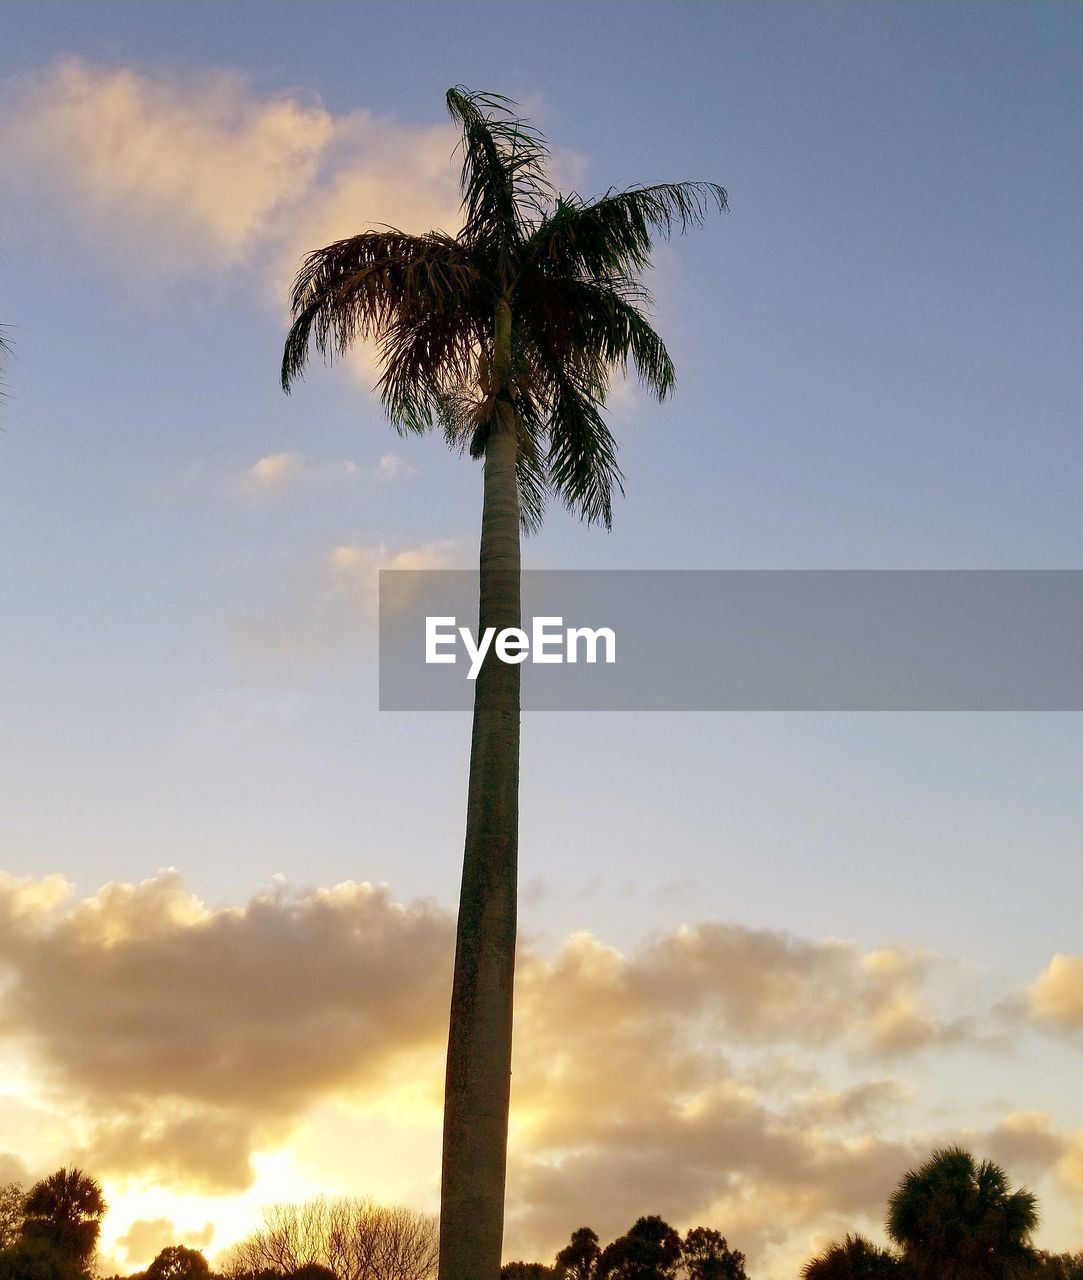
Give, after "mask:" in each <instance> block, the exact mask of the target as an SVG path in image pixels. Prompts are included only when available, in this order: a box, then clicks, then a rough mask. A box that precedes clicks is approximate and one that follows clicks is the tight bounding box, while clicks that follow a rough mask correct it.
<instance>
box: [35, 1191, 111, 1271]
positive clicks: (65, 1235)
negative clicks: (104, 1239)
mask: <svg viewBox="0 0 1083 1280" xmlns="http://www.w3.org/2000/svg"><path fill="white" fill-rule="evenodd" d="M105 1208H106V1205H105V1197H104V1196H103V1194H102V1188H101V1184H100V1183H99V1182H98V1180H97V1179H96V1178H92V1177H91V1176H90V1174H88V1173H83V1171H82V1170H81V1169H76V1168H74V1167H73V1168H71V1169H58V1170H57V1171H56V1173H53V1174H50V1175H49V1177H47V1178H43V1179H42V1180H41V1181H40V1182H37V1183H35V1184H34V1186H32V1187H31V1188H30V1191H29V1193H28V1194H27V1197H26V1201H25V1203H24V1205H23V1213H24V1215H25V1220H24V1222H23V1236H24V1237H25V1238H27V1239H29V1240H36V1241H40V1242H42V1243H43V1244H46V1245H48V1246H49V1247H50V1248H52V1249H54V1250H56V1252H57V1253H59V1254H61V1255H63V1256H64V1257H67V1258H70V1259H71V1260H72V1261H73V1262H77V1263H80V1264H85V1263H86V1262H88V1261H89V1259H90V1256H91V1254H92V1253H93V1252H94V1247H95V1245H97V1243H98V1233H99V1231H100V1230H101V1219H102V1216H103V1215H104V1213H105Z"/></svg>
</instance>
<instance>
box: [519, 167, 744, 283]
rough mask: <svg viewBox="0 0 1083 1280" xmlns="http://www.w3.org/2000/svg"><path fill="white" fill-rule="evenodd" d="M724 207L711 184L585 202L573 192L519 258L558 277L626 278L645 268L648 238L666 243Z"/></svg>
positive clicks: (669, 185) (720, 192)
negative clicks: (657, 237) (616, 275)
mask: <svg viewBox="0 0 1083 1280" xmlns="http://www.w3.org/2000/svg"><path fill="white" fill-rule="evenodd" d="M728 207H729V200H728V197H727V195H726V192H725V190H724V189H723V188H722V187H720V186H718V184H717V183H714V182H661V183H657V184H655V185H654V186H642V187H630V188H629V189H628V190H627V191H608V192H606V194H605V195H604V196H602V197H601V198H600V199H598V200H594V201H590V202H587V201H584V200H582V199H581V198H580V197H579V196H578V195H576V194H575V193H574V192H573V193H572V194H571V195H568V196H561V197H560V199H559V200H558V201H557V203H556V208H555V209H554V210H553V212H552V214H551V215H550V216H549V217H548V218H546V219H545V221H544V222H543V223H542V224H541V225H540V226H539V227H538V228H537V229H536V230H535V231H534V233H533V235H532V236H531V238H530V241H529V243H528V245H527V247H526V254H525V256H526V258H527V260H528V261H530V262H532V263H537V264H538V265H539V266H540V267H542V269H543V270H544V269H545V266H546V264H548V265H549V266H550V267H551V268H555V269H556V270H557V271H558V272H559V273H560V274H562V275H580V276H582V277H584V278H588V279H589V278H593V277H596V276H599V275H605V274H609V273H613V272H617V273H620V274H624V275H631V274H634V273H636V272H639V271H642V270H644V269H645V268H646V267H647V266H649V264H650V255H651V250H652V249H653V247H654V242H653V239H652V233H654V234H657V235H661V236H663V237H666V238H668V237H669V236H670V235H672V234H673V232H674V231H681V232H683V231H687V230H688V228H689V227H696V226H701V225H702V224H703V223H704V222H705V221H706V219H707V215H708V214H709V213H710V212H711V210H712V208H714V209H717V211H718V212H719V213H724V212H725V211H726V210H727V209H728Z"/></svg>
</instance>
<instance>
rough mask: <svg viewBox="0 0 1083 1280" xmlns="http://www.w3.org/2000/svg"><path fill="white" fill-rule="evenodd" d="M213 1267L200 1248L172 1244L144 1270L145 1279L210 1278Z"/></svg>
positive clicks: (203, 1279)
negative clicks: (211, 1267)
mask: <svg viewBox="0 0 1083 1280" xmlns="http://www.w3.org/2000/svg"><path fill="white" fill-rule="evenodd" d="M210 1274H211V1269H210V1267H209V1265H208V1264H207V1259H206V1258H205V1257H204V1256H203V1254H202V1253H200V1251H199V1250H198V1249H187V1248H185V1246H184V1245H182V1244H171V1245H169V1246H168V1247H167V1248H165V1249H163V1250H162V1251H161V1253H159V1254H158V1256H157V1257H156V1258H155V1259H154V1261H153V1262H152V1263H151V1264H150V1266H149V1267H148V1268H147V1269H146V1271H144V1272H143V1280H209V1277H210Z"/></svg>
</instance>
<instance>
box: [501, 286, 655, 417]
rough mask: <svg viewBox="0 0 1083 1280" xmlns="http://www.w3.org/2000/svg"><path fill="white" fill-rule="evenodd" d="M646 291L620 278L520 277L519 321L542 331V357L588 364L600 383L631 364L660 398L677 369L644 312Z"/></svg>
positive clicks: (548, 360) (603, 382)
mask: <svg viewBox="0 0 1083 1280" xmlns="http://www.w3.org/2000/svg"><path fill="white" fill-rule="evenodd" d="M651 303H652V298H651V295H650V292H649V291H648V290H647V289H646V288H644V286H642V285H641V284H639V283H638V282H637V281H635V280H632V279H630V278H629V277H624V276H609V277H606V276H599V277H597V278H596V279H594V280H580V279H574V278H572V279H568V278H563V279H562V278H554V277H551V276H548V275H544V274H542V273H540V272H531V273H528V274H527V275H526V276H524V278H523V280H522V281H521V283H520V289H519V308H520V315H521V322H522V323H523V325H524V326H525V327H528V328H529V329H530V330H531V331H533V332H535V333H541V334H543V335H544V344H543V345H544V351H545V358H546V360H547V362H548V363H552V362H554V361H561V362H563V361H568V360H574V361H578V362H579V363H580V364H590V365H592V366H593V368H594V370H595V380H596V381H599V382H600V383H602V384H603V385H604V384H605V383H606V382H607V381H608V376H609V374H610V373H611V372H612V371H614V370H620V371H622V372H625V371H627V368H628V363H629V361H631V363H632V364H633V365H634V366H635V370H636V373H637V374H638V376H639V379H640V381H641V382H642V383H643V385H644V386H645V387H646V388H647V389H648V391H650V392H651V394H652V395H654V396H655V397H657V399H659V400H664V399H665V398H666V396H667V395H669V393H670V392H671V391H672V390H673V386H674V383H675V381H676V373H675V371H674V368H673V361H672V360H671V359H670V356H669V352H668V351H667V350H666V346H665V343H664V342H663V341H662V339H661V337H660V336H659V334H658V333H657V332H656V331H655V329H654V327H653V326H652V325H651V323H650V321H649V320H648V319H647V317H646V315H645V314H644V312H645V311H647V310H649V308H650V305H651Z"/></svg>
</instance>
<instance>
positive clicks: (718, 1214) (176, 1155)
mask: <svg viewBox="0 0 1083 1280" xmlns="http://www.w3.org/2000/svg"><path fill="white" fill-rule="evenodd" d="M338 560H339V561H340V564H339V569H340V570H341V572H342V573H343V574H344V575H346V576H347V577H348V576H349V575H350V574H352V573H355V572H362V571H367V568H366V566H367V565H368V557H367V555H366V554H364V553H362V552H360V551H358V550H357V549H356V548H354V549H352V550H351V549H349V548H347V549H345V550H343V552H342V554H341V555H340V556H339V557H338ZM453 932H454V928H453V920H452V917H451V915H450V913H449V912H447V911H444V910H442V909H440V908H438V907H436V906H434V905H432V904H429V903H425V902H415V903H411V904H407V905H403V904H400V903H396V902H395V901H394V900H393V899H392V897H391V895H390V893H389V892H388V891H387V890H386V889H382V888H377V887H374V886H372V885H368V884H342V885H338V886H336V887H334V888H332V889H300V888H290V887H289V886H287V885H285V884H282V883H278V884H275V885H274V886H272V887H271V888H270V889H268V890H265V891H263V892H261V893H258V894H256V895H254V896H253V897H252V898H251V899H250V900H249V901H248V902H246V903H244V904H243V905H240V906H217V907H216V906H211V905H208V904H207V903H205V902H203V901H202V900H200V899H199V898H198V897H197V896H196V895H195V894H193V893H192V892H191V891H190V890H188V889H187V888H186V887H185V886H184V885H183V884H182V883H181V881H180V880H179V878H178V877H177V875H176V873H175V872H162V873H160V874H159V875H157V876H155V877H153V878H152V879H150V880H147V881H145V882H143V883H141V884H110V885H106V886H105V887H103V888H102V889H100V890H98V892H96V893H94V894H90V895H88V896H84V897H78V896H77V895H75V894H74V892H73V891H72V889H71V887H70V886H68V885H66V884H65V883H64V882H63V881H62V880H60V879H58V878H56V877H53V878H50V879H48V880H17V879H13V878H12V877H2V878H0V1029H2V1034H4V1035H6V1036H8V1037H17V1038H18V1040H19V1042H20V1043H22V1044H23V1045H24V1046H26V1047H27V1049H28V1050H29V1051H30V1052H31V1054H32V1055H33V1060H34V1062H35V1063H36V1064H37V1068H36V1075H37V1078H38V1079H39V1081H40V1082H41V1087H42V1089H43V1090H44V1094H43V1096H44V1097H47V1098H48V1099H50V1100H51V1104H52V1105H53V1106H54V1107H55V1108H58V1109H62V1110H64V1111H65V1112H66V1113H68V1114H70V1115H72V1116H73V1117H74V1119H75V1122H76V1123H75V1127H76V1131H77V1133H79V1134H81V1137H79V1140H78V1143H77V1145H76V1146H75V1147H74V1148H73V1149H69V1150H67V1151H65V1152H63V1153H60V1154H61V1155H62V1158H72V1157H78V1159H80V1160H81V1161H83V1162H85V1163H86V1164H87V1165H88V1166H89V1167H91V1168H94V1169H95V1170H97V1171H100V1172H101V1173H103V1174H107V1175H109V1176H111V1177H114V1178H117V1177H119V1178H121V1179H126V1178H127V1179H134V1180H136V1181H137V1182H139V1181H142V1182H150V1183H158V1184H162V1185H168V1186H171V1187H173V1188H176V1189H182V1190H183V1189H185V1188H190V1189H199V1190H204V1191H237V1190H239V1189H242V1188H244V1187H246V1186H248V1185H249V1184H250V1182H251V1178H252V1159H253V1156H254V1155H255V1154H258V1153H260V1152H268V1151H271V1150H274V1149H277V1148H279V1147H281V1146H282V1145H283V1144H287V1143H288V1142H289V1141H290V1139H291V1135H292V1134H294V1133H295V1132H296V1131H297V1130H298V1126H300V1125H302V1124H303V1123H304V1122H305V1119H306V1116H308V1115H310V1114H312V1113H313V1112H314V1111H315V1110H316V1109H318V1108H320V1107H321V1106H328V1105H331V1104H335V1105H340V1106H342V1107H346V1108H354V1109H355V1112H354V1114H360V1113H365V1114H371V1115H378V1116H379V1117H380V1124H382V1125H384V1126H385V1127H386V1126H387V1125H391V1126H392V1127H393V1126H394V1125H396V1124H399V1125H406V1126H408V1127H409V1126H413V1128H410V1129H409V1131H410V1132H411V1133H412V1134H413V1135H414V1136H413V1138H412V1141H413V1142H414V1143H415V1144H416V1142H417V1135H418V1133H419V1132H420V1129H424V1131H425V1133H426V1134H428V1133H429V1129H430V1128H433V1127H435V1128H438V1123H439V1119H438V1117H439V1100H440V1088H441V1079H442V1071H441V1067H442V1061H441V1060H442V1046H443V1042H444V1037H445V1035H446V1018H447V1006H448V995H449V986H450V969H451V957H452V944H453ZM943 970H944V966H943V964H942V963H941V962H937V961H935V960H934V959H933V958H931V957H929V956H927V955H924V954H922V953H915V952H908V951H903V950H900V949H891V950H883V949H881V950H874V951H863V950H862V949H861V948H859V947H857V946H855V945H853V944H851V943H846V942H840V941H837V940H824V941H815V940H809V939H802V938H798V937H795V936H793V935H791V934H787V933H783V932H779V931H776V930H768V929H750V928H747V927H743V926H740V925H734V924H725V923H720V922H715V921H708V922H700V923H698V924H693V925H688V926H685V927H683V928H680V929H675V930H672V931H670V932H668V933H662V934H658V935H654V936H652V937H650V938H648V939H646V940H645V941H644V942H643V943H642V944H641V945H640V946H638V947H635V948H632V949H630V950H618V949H616V948H614V947H611V946H607V945H606V944H605V943H604V942H603V941H602V940H600V939H598V938H596V937H594V936H593V935H591V934H585V933H582V934H576V935H573V936H572V937H570V938H568V939H566V940H565V941H564V942H563V944H562V945H560V946H559V947H558V948H556V949H555V950H554V951H551V952H549V951H542V950H540V949H538V948H537V947H535V946H533V945H524V946H523V947H522V948H521V950H520V956H519V961H518V969H517V990H516V1001H517V1031H516V1048H515V1062H514V1072H513V1094H512V1105H513V1111H512V1133H511V1146H510V1160H509V1184H508V1185H509V1200H508V1204H509V1214H508V1229H507V1241H508V1248H509V1250H510V1251H512V1252H514V1253H516V1254H519V1255H521V1256H528V1257H531V1256H532V1257H540V1258H545V1257H548V1256H551V1254H552V1253H553V1252H554V1251H555V1249H556V1248H557V1247H558V1246H559V1245H560V1244H561V1243H563V1241H564V1240H565V1239H566V1237H567V1235H568V1233H569V1232H570V1231H571V1229H572V1228H573V1227H575V1226H578V1225H580V1224H581V1222H582V1221H584V1220H588V1221H589V1222H590V1223H591V1225H592V1226H594V1227H595V1229H596V1230H597V1231H599V1233H600V1234H602V1235H603V1236H612V1235H615V1234H617V1233H619V1232H621V1231H623V1230H625V1229H626V1228H627V1227H628V1226H629V1225H630V1223H631V1221H632V1220H633V1219H634V1218H635V1217H636V1216H638V1215H639V1214H640V1213H644V1212H659V1213H662V1214H664V1215H667V1216H670V1217H671V1218H672V1219H673V1221H674V1223H675V1225H678V1226H680V1227H682V1228H684V1227H687V1226H689V1225H693V1224H694V1223H696V1222H704V1223H709V1224H722V1225H723V1226H724V1229H725V1230H726V1231H727V1232H728V1233H729V1234H730V1237H731V1239H733V1240H734V1241H735V1242H736V1243H737V1244H738V1246H739V1247H740V1248H742V1249H745V1250H746V1251H747V1252H748V1253H749V1254H750V1256H751V1257H753V1258H754V1259H755V1265H756V1266H757V1269H759V1270H761V1273H762V1269H763V1267H766V1266H768V1265H770V1266H771V1267H773V1268H774V1269H775V1270H776V1271H777V1272H779V1273H781V1272H783V1271H785V1269H786V1268H790V1269H791V1270H792V1268H793V1266H796V1265H797V1263H798V1262H799V1261H800V1259H801V1256H802V1255H804V1256H807V1252H808V1246H809V1242H810V1241H811V1240H812V1239H813V1238H814V1237H815V1236H816V1234H817V1233H822V1232H823V1231H825V1230H830V1229H832V1228H833V1227H834V1226H835V1225H837V1226H838V1227H839V1228H840V1229H844V1228H853V1227H854V1226H861V1225H863V1224H868V1225H874V1224H875V1222H876V1220H877V1219H878V1217H879V1215H880V1213H881V1211H882V1207H883V1203H884V1198H885V1196H886V1195H887V1193H888V1192H889V1191H890V1189H891V1187H892V1186H893V1185H894V1184H895V1182H896V1181H897V1179H898V1177H899V1176H900V1175H901V1173H902V1172H903V1171H904V1170H905V1169H906V1168H907V1167H909V1166H910V1165H912V1164H914V1163H915V1162H917V1161H918V1160H919V1159H920V1158H922V1157H923V1156H924V1155H925V1154H927V1153H928V1151H929V1150H930V1149H931V1147H932V1146H934V1145H936V1144H937V1143H938V1142H943V1141H946V1140H954V1139H956V1138H958V1137H960V1136H963V1137H965V1138H966V1139H967V1141H970V1142H972V1143H973V1145H975V1147H976V1148H977V1149H979V1150H982V1151H988V1152H990V1153H991V1154H993V1155H994V1158H998V1157H1000V1158H1003V1159H1004V1161H1005V1163H1007V1164H1008V1165H1009V1167H1012V1166H1016V1165H1017V1166H1019V1167H1021V1168H1023V1169H1024V1170H1028V1169H1029V1170H1031V1171H1034V1172H1037V1173H1040V1172H1042V1171H1044V1170H1048V1169H1051V1168H1056V1169H1057V1170H1058V1171H1059V1172H1060V1174H1061V1175H1062V1177H1063V1179H1064V1181H1065V1184H1066V1185H1070V1184H1071V1183H1072V1179H1073V1178H1078V1177H1079V1176H1083V1175H1079V1172H1078V1171H1079V1169H1080V1168H1083V1163H1080V1159H1079V1150H1083V1148H1078V1149H1077V1146H1075V1145H1073V1144H1072V1142H1071V1141H1070V1140H1069V1139H1067V1138H1066V1137H1064V1136H1062V1135H1060V1134H1059V1133H1058V1132H1057V1130H1056V1128H1055V1127H1054V1125H1053V1123H1052V1121H1051V1120H1050V1119H1049V1118H1048V1117H1047V1116H1045V1115H1044V1114H1043V1113H1037V1112H1028V1111H1023V1110H1016V1111H1014V1112H1009V1113H1008V1114H1007V1115H1005V1116H1004V1117H1003V1118H1002V1119H1001V1120H1000V1121H999V1122H997V1123H996V1124H995V1125H994V1127H993V1128H992V1129H989V1130H987V1131H983V1132H972V1133H967V1134H964V1135H960V1134H958V1133H957V1132H950V1133H945V1132H944V1131H943V1126H942V1124H941V1123H937V1124H934V1125H932V1126H929V1127H926V1126H925V1125H924V1124H923V1122H922V1120H921V1112H920V1110H919V1103H920V1099H919V1098H918V1097H917V1095H916V1093H915V1090H914V1088H913V1087H912V1086H911V1085H909V1084H908V1083H907V1082H906V1081H905V1079H901V1078H897V1076H896V1075H895V1074H894V1073H895V1071H897V1070H902V1069H903V1068H904V1067H905V1064H906V1063H908V1062H909V1061H911V1060H912V1058H913V1056H914V1054H915V1053H917V1052H919V1051H929V1050H938V1051H944V1050H945V1049H947V1048H949V1047H952V1046H956V1047H959V1048H960V1049H964V1050H965V1049H966V1048H967V1047H968V1045H969V1046H970V1047H971V1048H973V1047H977V1048H979V1049H981V1048H982V1042H981V1040H980V1038H976V1039H974V1040H973V1041H970V1040H968V1039H967V1038H966V1036H965V1035H964V1034H963V1033H961V1032H960V1031H959V1030H958V1019H957V1018H955V1017H954V1016H952V1015H951V1014H950V1013H945V1012H944V1010H943V1009H942V1008H941V1006H942V1003H943V1001H942V988H945V987H950V986H951V985H952V980H953V974H952V972H949V973H948V975H947V980H946V981H945V980H944V972H943ZM900 1008H902V1009H904V1010H905V1011H906V1014H905V1017H902V1019H901V1022H902V1024H903V1025H905V1026H906V1027H907V1028H908V1030H907V1032H906V1034H905V1035H899V1034H898V1031H897V1028H898V1026H899V1025H900V1015H898V1013H897V1011H898V1010H899V1009H900ZM968 1025H971V1026H973V1027H980V1026H981V1025H982V1011H981V1010H978V1012H977V1013H976V1014H975V1015H974V1016H973V1017H972V1018H971V1020H970V1023H969V1024H968ZM885 1027H887V1028H888V1030H887V1032H885ZM914 1028H919V1029H920V1034H919V1033H918V1032H916V1031H915V1030H914ZM888 1064H890V1065H891V1070H890V1071H888V1070H886V1067H887V1065H888ZM407 1096H409V1098H410V1099H411V1101H410V1103H409V1105H408V1106H406V1109H405V1111H403V1107H404V1105H405V1104H404V1103H403V1099H404V1098H406V1097H407ZM357 1109H359V1110H357ZM407 1117H408V1118H407ZM419 1126H420V1129H419ZM426 1126H428V1128H426ZM427 1141H428V1139H427V1138H426V1142H427ZM418 1177H419V1178H420V1179H422V1180H424V1177H425V1175H424V1173H421V1174H419V1175H418ZM142 1216H143V1217H145V1218H147V1220H148V1221H149V1222H152V1223H153V1221H154V1220H153V1218H151V1217H149V1216H148V1215H146V1214H145V1213H144V1214H143V1215H142ZM159 1225H160V1224H159ZM141 1230H142V1229H141ZM163 1231H164V1228H163ZM151 1234H152V1233H151V1229H150V1227H147V1228H146V1232H145V1239H147V1240H149V1239H150V1235H151ZM142 1238H143V1237H141V1239H142ZM123 1247H127V1246H123ZM131 1247H132V1249H133V1250H134V1249H135V1247H136V1242H135V1241H134V1239H133V1241H132V1242H131ZM147 1247H148V1248H149V1247H150V1246H149V1245H147Z"/></svg>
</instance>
